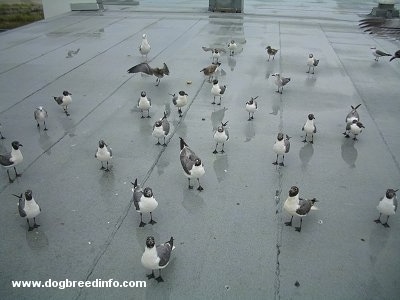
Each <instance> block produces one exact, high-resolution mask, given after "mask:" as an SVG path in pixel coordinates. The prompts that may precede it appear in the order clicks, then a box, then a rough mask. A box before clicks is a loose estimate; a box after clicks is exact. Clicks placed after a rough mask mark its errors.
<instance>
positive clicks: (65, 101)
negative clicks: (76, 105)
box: [61, 95, 72, 106]
mask: <svg viewBox="0 0 400 300" xmlns="http://www.w3.org/2000/svg"><path fill="white" fill-rule="evenodd" d="M71 103H72V98H71V96H70V95H68V96H63V100H62V103H61V105H62V106H67V105H70V104H71Z"/></svg>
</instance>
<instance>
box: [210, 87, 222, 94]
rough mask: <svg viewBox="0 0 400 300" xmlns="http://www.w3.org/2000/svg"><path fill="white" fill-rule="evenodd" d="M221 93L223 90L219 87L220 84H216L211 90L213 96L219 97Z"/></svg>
mask: <svg viewBox="0 0 400 300" xmlns="http://www.w3.org/2000/svg"><path fill="white" fill-rule="evenodd" d="M220 92H221V88H220V87H219V85H218V84H214V85H213V86H212V88H211V94H213V95H214V96H219V93H220Z"/></svg>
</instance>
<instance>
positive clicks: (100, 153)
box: [94, 140, 112, 172]
mask: <svg viewBox="0 0 400 300" xmlns="http://www.w3.org/2000/svg"><path fill="white" fill-rule="evenodd" d="M94 157H96V158H97V159H98V160H99V161H100V162H101V168H100V170H104V171H106V172H108V171H110V169H109V168H108V161H109V160H110V159H111V158H112V149H111V148H110V147H108V145H107V144H106V143H105V142H104V141H103V140H100V141H99V146H98V147H97V151H96V153H95V155H94ZM103 162H107V168H104V166H103Z"/></svg>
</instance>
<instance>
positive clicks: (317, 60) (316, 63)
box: [313, 59, 319, 67]
mask: <svg viewBox="0 0 400 300" xmlns="http://www.w3.org/2000/svg"><path fill="white" fill-rule="evenodd" d="M318 63H319V59H314V63H313V65H314V66H315V67H316V66H318Z"/></svg>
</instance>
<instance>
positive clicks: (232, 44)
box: [228, 40, 237, 56]
mask: <svg viewBox="0 0 400 300" xmlns="http://www.w3.org/2000/svg"><path fill="white" fill-rule="evenodd" d="M236 48H237V45H236V43H235V41H234V40H231V41H230V42H229V43H228V49H229V55H230V56H233V55H234V54H235V50H236Z"/></svg>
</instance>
